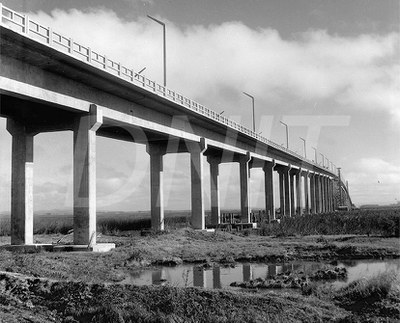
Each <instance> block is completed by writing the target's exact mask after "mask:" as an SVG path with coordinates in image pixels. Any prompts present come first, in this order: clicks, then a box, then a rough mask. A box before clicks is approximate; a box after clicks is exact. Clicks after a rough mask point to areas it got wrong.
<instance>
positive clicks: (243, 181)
mask: <svg viewBox="0 0 400 323" xmlns="http://www.w3.org/2000/svg"><path fill="white" fill-rule="evenodd" d="M249 161H250V155H249V154H247V155H246V156H242V157H240V160H239V168H240V217H241V220H242V222H243V223H250V207H249V205H250V203H249V200H250V199H249V177H250V168H249Z"/></svg>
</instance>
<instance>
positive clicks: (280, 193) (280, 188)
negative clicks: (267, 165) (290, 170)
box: [278, 170, 285, 217]
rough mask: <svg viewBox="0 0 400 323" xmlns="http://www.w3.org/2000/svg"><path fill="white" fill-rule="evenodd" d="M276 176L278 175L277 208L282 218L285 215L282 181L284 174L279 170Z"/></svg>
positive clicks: (283, 182)
mask: <svg viewBox="0 0 400 323" xmlns="http://www.w3.org/2000/svg"><path fill="white" fill-rule="evenodd" d="M278 175H279V208H280V213H281V217H282V216H283V215H285V181H284V177H285V174H284V173H283V171H281V170H279V171H278Z"/></svg>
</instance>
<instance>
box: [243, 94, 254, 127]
mask: <svg viewBox="0 0 400 323" xmlns="http://www.w3.org/2000/svg"><path fill="white" fill-rule="evenodd" d="M243 94H244V95H246V96H248V97H249V98H250V99H251V102H252V105H253V132H256V120H255V117H254V96H252V95H250V94H248V93H246V92H243Z"/></svg>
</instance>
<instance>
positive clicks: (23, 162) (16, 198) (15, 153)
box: [7, 119, 33, 245]
mask: <svg viewBox="0 0 400 323" xmlns="http://www.w3.org/2000/svg"><path fill="white" fill-rule="evenodd" d="M7 130H8V132H9V133H10V134H11V136H12V160H11V171H12V172H11V244H12V245H31V244H33V134H31V133H29V132H28V131H27V129H26V126H25V125H24V124H22V123H20V122H18V121H16V120H13V119H7Z"/></svg>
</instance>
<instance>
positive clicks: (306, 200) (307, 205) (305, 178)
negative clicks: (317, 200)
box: [302, 171, 310, 214]
mask: <svg viewBox="0 0 400 323" xmlns="http://www.w3.org/2000/svg"><path fill="white" fill-rule="evenodd" d="M302 175H303V184H304V208H305V209H306V212H305V214H310V202H309V193H308V192H309V188H308V187H309V185H308V178H309V171H305V172H303V173H302Z"/></svg>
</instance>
